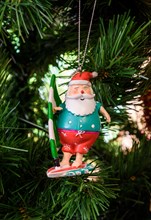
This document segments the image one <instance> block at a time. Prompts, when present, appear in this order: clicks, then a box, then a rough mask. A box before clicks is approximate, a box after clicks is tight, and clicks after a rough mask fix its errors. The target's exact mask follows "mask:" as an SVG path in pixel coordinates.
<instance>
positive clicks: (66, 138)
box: [58, 129, 99, 154]
mask: <svg viewBox="0 0 151 220" xmlns="http://www.w3.org/2000/svg"><path fill="white" fill-rule="evenodd" d="M58 134H59V138H60V142H61V144H62V145H63V147H62V151H63V152H69V153H71V154H76V153H80V154H86V153H87V152H88V151H89V149H90V148H91V146H92V145H93V144H94V142H95V141H96V139H97V138H98V136H99V132H94V131H92V132H91V131H76V130H65V129H58Z"/></svg>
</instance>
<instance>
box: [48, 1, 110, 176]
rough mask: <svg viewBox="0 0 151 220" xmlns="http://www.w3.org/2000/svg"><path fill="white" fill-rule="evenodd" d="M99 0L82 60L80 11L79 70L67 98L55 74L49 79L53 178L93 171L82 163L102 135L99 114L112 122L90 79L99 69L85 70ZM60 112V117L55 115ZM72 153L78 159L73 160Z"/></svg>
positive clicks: (73, 77) (51, 171) (95, 75)
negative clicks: (60, 149)
mask: <svg viewBox="0 0 151 220" xmlns="http://www.w3.org/2000/svg"><path fill="white" fill-rule="evenodd" d="M95 7H96V0H95V1H94V6H93V10H92V16H91V21H90V26H89V30H88V36H87V39H86V45H85V50H84V55H83V59H82V62H81V60H80V11H81V1H80V0H79V22H78V70H77V71H76V72H75V74H74V75H73V76H72V78H71V80H70V82H69V85H68V90H67V93H66V96H65V101H64V102H63V103H61V100H60V98H59V95H58V92H57V89H56V85H55V75H52V78H51V82H50V92H49V102H48V116H49V122H48V127H49V140H50V149H51V153H52V157H53V158H54V167H51V168H50V169H48V170H47V176H48V177H50V178H54V177H64V176H75V175H81V174H86V173H90V172H92V171H93V170H94V169H95V168H94V167H93V166H92V164H86V163H83V156H84V155H85V154H87V153H88V151H89V149H90V148H91V147H92V145H93V144H94V142H95V141H96V139H97V138H98V136H99V132H100V128H101V124H100V118H99V114H100V113H101V114H103V115H104V116H105V118H106V120H107V122H110V121H111V119H110V116H109V114H108V113H107V111H106V110H105V109H104V107H103V106H102V104H101V103H99V102H96V101H95V94H94V93H93V89H92V86H91V79H92V78H94V77H97V73H96V72H86V71H82V67H83V64H84V60H85V56H86V50H87V46H88V41H89V36H90V31H91V26H92V20H93V16H94V10H95ZM55 115H57V118H55ZM58 142H60V143H61V145H62V152H63V158H62V160H61V161H60V160H59V158H58V152H57V147H58ZM72 156H74V157H75V160H74V161H73V162H71V159H72Z"/></svg>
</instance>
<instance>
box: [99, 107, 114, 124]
mask: <svg viewBox="0 0 151 220" xmlns="http://www.w3.org/2000/svg"><path fill="white" fill-rule="evenodd" d="M100 112H101V114H102V115H103V116H104V117H105V118H106V121H107V122H108V123H110V122H111V117H110V115H109V113H108V112H107V111H106V110H105V108H104V107H103V106H101V108H100Z"/></svg>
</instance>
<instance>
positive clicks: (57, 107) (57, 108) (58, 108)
mask: <svg viewBox="0 0 151 220" xmlns="http://www.w3.org/2000/svg"><path fill="white" fill-rule="evenodd" d="M61 110H62V108H61V107H59V106H56V107H54V108H53V111H54V112H56V111H61Z"/></svg>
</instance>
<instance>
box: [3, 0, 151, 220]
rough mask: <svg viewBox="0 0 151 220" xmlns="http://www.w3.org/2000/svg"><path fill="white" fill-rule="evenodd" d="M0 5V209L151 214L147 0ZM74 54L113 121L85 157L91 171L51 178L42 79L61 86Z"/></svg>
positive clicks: (56, 215) (38, 217) (15, 214)
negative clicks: (53, 79)
mask: <svg viewBox="0 0 151 220" xmlns="http://www.w3.org/2000/svg"><path fill="white" fill-rule="evenodd" d="M79 3H81V4H79ZM95 3H96V6H95V8H94V4H95ZM93 8H94V9H95V10H94V15H93ZM79 12H80V13H81V14H80V16H79ZM0 15H1V17H0V40H1V48H0V54H1V56H0V63H1V65H0V92H1V108H0V113H1V114H0V122H1V127H0V134H1V141H0V157H1V170H0V193H1V194H0V195H1V196H0V218H1V219H3V220H4V219H6V220H14V219H15V220H19V219H22V220H27V219H31V220H42V219H43V220H56V219H60V220H65V219H66V220H70V219H71V220H78V219H81V220H98V219H99V220H108V219H115V220H120V219H133V220H134V219H137V220H138V219H141V220H149V219H151V203H150V201H151V197H150V192H151V174H150V167H151V159H150V158H151V140H150V139H151V130H150V128H151V126H150V121H151V109H150V108H151V107H150V103H151V102H150V91H151V79H150V78H151V77H150V75H151V73H150V72H151V65H150V51H151V48H150V47H151V46H150V41H151V37H150V28H151V22H150V19H151V6H150V2H149V1H148V0H146V1H141V0H139V1H123V0H122V1H118V0H103V1H97V2H96V1H90V0H87V1H58V0H56V1H47V0H43V1H42V0H36V1H25V0H23V1H19V0H14V1H1V2H0ZM92 15H93V16H92ZM79 17H80V19H79ZM92 17H93V21H92V26H91V30H90V33H89V28H90V23H91V18H92ZM79 23H80V30H79V29H78V27H79ZM88 33H89V38H88V37H87V36H88ZM79 38H80V51H79V47H78V42H79ZM86 46H87V47H86ZM85 49H87V50H85ZM78 55H80V56H81V57H82V58H83V57H84V62H83V63H82V64H83V66H82V68H83V70H87V71H90V72H93V71H96V72H97V73H98V77H97V78H95V79H93V81H92V86H93V89H94V91H95V94H96V99H97V100H98V101H101V102H102V103H103V105H104V106H105V108H106V109H107V111H108V112H109V113H110V115H111V118H112V121H111V123H110V124H106V122H105V120H104V118H102V119H101V122H102V127H103V129H102V131H101V133H100V136H99V138H98V140H97V141H96V143H95V144H94V146H93V147H92V149H91V150H90V151H89V153H88V154H87V155H86V156H85V158H84V159H85V160H89V161H91V162H92V163H93V164H95V166H96V170H97V172H95V173H94V172H92V173H91V174H85V175H81V176H75V177H64V178H54V179H53V178H52V179H50V178H47V176H46V171H47V169H48V168H49V167H51V166H53V158H52V155H51V151H50V148H49V139H48V126H47V121H48V117H47V114H48V107H47V105H48V89H49V83H48V81H50V78H51V76H52V74H55V73H56V76H57V79H59V80H61V86H60V87H58V90H59V92H60V96H61V93H62V91H63V92H64V90H62V88H63V84H65V85H66V84H67V82H68V81H69V80H70V76H68V74H67V71H68V70H70V71H71V70H73V71H74V70H75V69H76V68H77V67H78ZM64 71H65V72H64ZM59 80H58V84H59V82H60V81H59ZM109 134H111V137H108V136H109ZM58 154H59V157H60V158H61V157H62V152H61V150H60V149H58Z"/></svg>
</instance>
